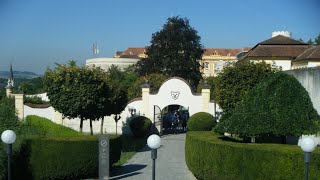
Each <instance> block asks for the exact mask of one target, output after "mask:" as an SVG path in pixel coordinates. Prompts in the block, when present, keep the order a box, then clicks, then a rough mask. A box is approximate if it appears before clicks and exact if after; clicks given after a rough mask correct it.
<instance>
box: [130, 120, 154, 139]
mask: <svg viewBox="0 0 320 180" xmlns="http://www.w3.org/2000/svg"><path fill="white" fill-rule="evenodd" d="M151 125H152V122H151V120H150V119H148V118H147V117H144V116H137V117H135V118H133V119H132V120H131V121H130V124H129V126H130V129H131V132H132V134H133V135H134V136H135V137H144V136H146V135H147V134H148V133H149V132H150V128H151Z"/></svg>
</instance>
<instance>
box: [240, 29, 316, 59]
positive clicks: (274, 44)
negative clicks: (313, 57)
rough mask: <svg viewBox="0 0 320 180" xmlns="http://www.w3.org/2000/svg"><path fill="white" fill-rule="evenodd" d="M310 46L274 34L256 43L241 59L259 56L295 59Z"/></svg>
mask: <svg viewBox="0 0 320 180" xmlns="http://www.w3.org/2000/svg"><path fill="white" fill-rule="evenodd" d="M309 47H310V45H309V44H306V43H303V42H300V41H297V40H294V39H291V38H288V37H285V36H281V35H278V36H275V37H273V38H270V39H267V40H265V41H263V42H261V43H258V44H257V45H256V46H255V47H253V48H252V49H251V50H250V51H248V53H247V54H246V55H244V56H243V57H242V58H241V60H245V59H255V58H257V59H259V58H274V57H277V58H288V59H295V58H296V57H298V56H299V55H300V54H301V53H303V52H304V51H306V50H307V49H308V48H309Z"/></svg>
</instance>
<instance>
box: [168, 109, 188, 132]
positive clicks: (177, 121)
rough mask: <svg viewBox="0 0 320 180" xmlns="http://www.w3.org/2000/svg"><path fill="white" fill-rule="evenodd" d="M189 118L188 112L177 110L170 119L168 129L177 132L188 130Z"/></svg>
mask: <svg viewBox="0 0 320 180" xmlns="http://www.w3.org/2000/svg"><path fill="white" fill-rule="evenodd" d="M186 112H187V111H186ZM188 119H189V117H188V113H182V112H179V111H178V110H176V111H175V112H174V113H173V116H172V117H171V118H170V119H169V123H168V127H167V128H168V130H170V131H172V132H173V133H175V134H177V133H181V132H186V130H187V120H188Z"/></svg>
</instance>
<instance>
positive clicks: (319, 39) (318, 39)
mask: <svg viewBox="0 0 320 180" xmlns="http://www.w3.org/2000/svg"><path fill="white" fill-rule="evenodd" d="M314 43H315V44H316V45H320V34H319V35H318V36H317V37H316V38H315V39H314Z"/></svg>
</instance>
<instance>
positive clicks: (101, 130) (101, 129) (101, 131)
mask: <svg viewBox="0 0 320 180" xmlns="http://www.w3.org/2000/svg"><path fill="white" fill-rule="evenodd" d="M103 121H104V117H102V119H101V128H100V134H103Z"/></svg>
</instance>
